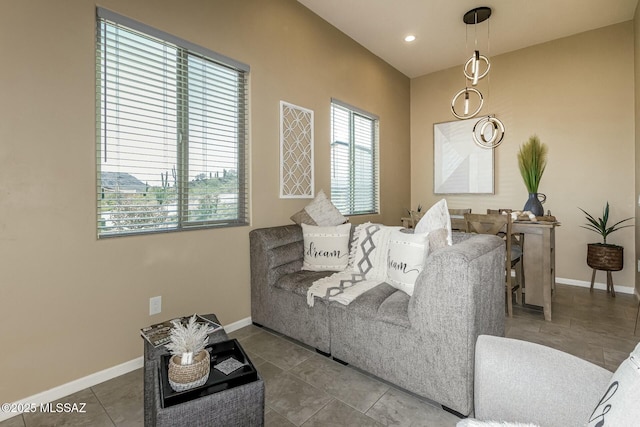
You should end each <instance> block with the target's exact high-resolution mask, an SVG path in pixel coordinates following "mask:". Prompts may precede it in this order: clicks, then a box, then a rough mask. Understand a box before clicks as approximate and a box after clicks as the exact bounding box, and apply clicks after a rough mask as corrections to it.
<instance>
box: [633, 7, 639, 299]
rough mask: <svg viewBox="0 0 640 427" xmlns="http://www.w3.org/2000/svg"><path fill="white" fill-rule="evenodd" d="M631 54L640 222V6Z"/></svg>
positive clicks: (636, 17)
mask: <svg viewBox="0 0 640 427" xmlns="http://www.w3.org/2000/svg"><path fill="white" fill-rule="evenodd" d="M633 36H634V37H633V41H634V43H633V49H634V50H633V54H634V65H635V69H634V79H635V80H634V83H635V91H634V94H635V125H636V129H635V150H636V154H635V160H636V180H635V184H636V185H635V191H636V193H635V197H638V204H637V205H635V206H636V212H635V213H636V214H635V217H636V221H635V223H636V224H640V7H637V6H636V13H635V16H634V18H633ZM635 231H636V232H635V238H636V242H635V243H636V246H635V248H636V254H640V227H635ZM634 271H635V272H636V273H635V278H636V296H637V297H638V298H640V272H639V271H638V270H637V268H634Z"/></svg>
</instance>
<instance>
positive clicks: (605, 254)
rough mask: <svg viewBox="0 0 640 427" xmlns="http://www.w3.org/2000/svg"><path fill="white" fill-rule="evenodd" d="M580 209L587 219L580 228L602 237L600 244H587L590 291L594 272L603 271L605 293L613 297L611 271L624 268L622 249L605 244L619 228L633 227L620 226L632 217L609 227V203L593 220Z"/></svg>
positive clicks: (594, 276) (614, 294) (631, 225)
mask: <svg viewBox="0 0 640 427" xmlns="http://www.w3.org/2000/svg"><path fill="white" fill-rule="evenodd" d="M578 209H580V210H581V211H582V212H583V213H584V214H585V215H586V219H587V221H588V222H587V224H586V225H581V226H580V227H582V228H584V229H587V230H590V231H593V232H594V233H598V234H599V235H601V236H602V243H589V244H587V265H588V266H589V267H591V268H593V273H592V274H591V291H593V282H594V281H595V278H596V271H597V270H603V271H606V272H607V292H611V296H613V297H615V296H616V293H615V290H614V289H613V278H612V277H611V272H612V271H620V270H622V269H623V268H624V263H623V259H624V248H623V247H622V246H619V245H612V244H608V243H607V236H608V235H609V234H611V233H613V232H614V231H618V230H620V229H621V228H626V227H633V224H628V225H620V224H622V223H623V222H625V221H629V220H631V219H633V217H630V218H626V219H623V220H622V221H618V222H616V223H615V224H613V225H611V226H610V225H609V224H608V222H609V202H607V204H606V205H605V207H604V210H603V211H602V216H601V217H600V218H597V219H596V218H595V217H594V216H593V215H591V214H590V213H588V212H586V211H585V210H584V209H582V208H578Z"/></svg>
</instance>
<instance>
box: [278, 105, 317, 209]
mask: <svg viewBox="0 0 640 427" xmlns="http://www.w3.org/2000/svg"><path fill="white" fill-rule="evenodd" d="M312 197H314V193H313V111H312V110H308V109H306V108H302V107H299V106H297V105H293V104H289V103H288V102H285V101H280V198H283V199H292V198H312Z"/></svg>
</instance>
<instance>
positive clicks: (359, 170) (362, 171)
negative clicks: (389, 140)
mask: <svg viewBox="0 0 640 427" xmlns="http://www.w3.org/2000/svg"><path fill="white" fill-rule="evenodd" d="M378 182H379V179H378V117H377V116H375V115H373V114H369V113H367V112H364V111H362V110H359V109H357V108H355V107H352V106H350V105H348V104H345V103H343V102H340V101H337V100H335V99H332V100H331V201H332V202H333V204H334V205H335V206H336V207H337V208H338V210H340V212H341V213H342V214H343V215H359V214H372V213H377V212H378V210H379V209H378V187H379V186H378Z"/></svg>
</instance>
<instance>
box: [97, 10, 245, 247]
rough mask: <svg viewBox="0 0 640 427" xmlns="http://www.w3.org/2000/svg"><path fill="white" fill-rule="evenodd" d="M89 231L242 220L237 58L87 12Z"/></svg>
mask: <svg viewBox="0 0 640 427" xmlns="http://www.w3.org/2000/svg"><path fill="white" fill-rule="evenodd" d="M96 35H97V46H96V80H97V81H96V99H97V101H96V136H97V138H96V140H97V156H96V157H97V229H98V237H108V236H121V235H130V234H139V233H152V232H164V231H179V230H187V229H195V228H204V227H222V226H241V225H247V224H248V176H247V152H248V146H247V145H248V144H247V131H246V127H247V111H248V110H247V93H246V92H247V74H248V72H249V67H248V66H247V65H245V64H242V63H240V62H237V61H235V60H232V59H230V58H227V57H224V56H222V55H220V54H217V53H215V52H212V51H209V50H207V49H206V48H202V47H200V46H197V45H194V44H192V43H190V42H187V41H185V40H182V39H179V38H177V37H174V36H171V35H169V34H167V33H164V32H162V31H160V30H156V29H154V28H152V27H149V26H146V25H145V24H142V23H139V22H137V21H133V20H131V19H129V18H126V17H123V16H121V15H118V14H115V13H113V12H110V11H107V10H105V9H101V8H98V9H97V34H96Z"/></svg>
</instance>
